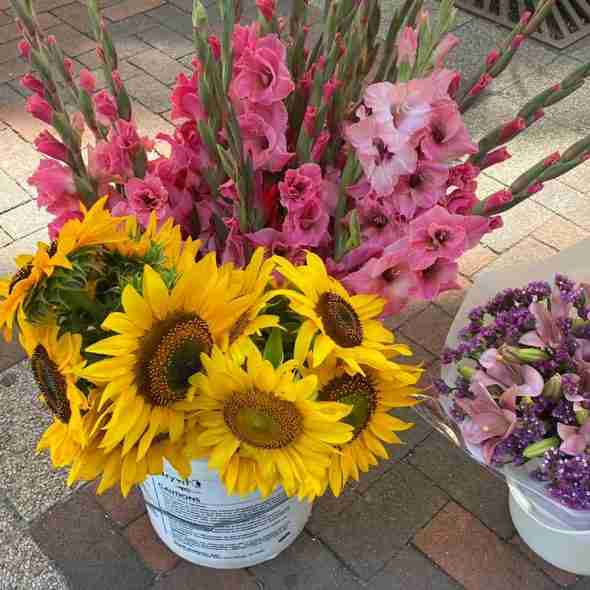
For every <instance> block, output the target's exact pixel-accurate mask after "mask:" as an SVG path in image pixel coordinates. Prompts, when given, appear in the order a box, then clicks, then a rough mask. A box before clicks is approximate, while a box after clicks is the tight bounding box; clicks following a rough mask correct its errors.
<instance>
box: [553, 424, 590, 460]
mask: <svg viewBox="0 0 590 590" xmlns="http://www.w3.org/2000/svg"><path fill="white" fill-rule="evenodd" d="M557 434H559V437H560V438H561V440H562V441H563V443H561V446H560V447H559V450H560V451H562V452H563V453H565V454H566V455H573V456H575V455H581V454H582V453H583V452H584V451H585V450H586V448H587V447H588V446H590V420H587V421H586V422H585V423H584V424H583V426H580V427H579V428H578V427H576V426H567V425H566V424H561V423H559V424H557Z"/></svg>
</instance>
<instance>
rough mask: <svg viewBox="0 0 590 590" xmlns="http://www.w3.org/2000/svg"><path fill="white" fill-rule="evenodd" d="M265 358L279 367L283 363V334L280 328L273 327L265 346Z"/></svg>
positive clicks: (275, 366)
mask: <svg viewBox="0 0 590 590" xmlns="http://www.w3.org/2000/svg"><path fill="white" fill-rule="evenodd" d="M263 356H264V358H265V359H266V360H267V361H269V362H270V363H271V364H272V366H273V367H274V368H275V369H277V368H278V367H280V366H281V365H282V364H283V359H284V357H285V355H284V351H283V335H282V332H281V330H280V328H272V330H271V331H270V336H269V337H268V340H267V341H266V344H265V346H264V355H263Z"/></svg>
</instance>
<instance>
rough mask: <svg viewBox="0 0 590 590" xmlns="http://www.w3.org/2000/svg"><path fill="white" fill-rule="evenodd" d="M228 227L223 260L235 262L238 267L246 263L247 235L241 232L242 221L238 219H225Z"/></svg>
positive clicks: (224, 262) (223, 261)
mask: <svg viewBox="0 0 590 590" xmlns="http://www.w3.org/2000/svg"><path fill="white" fill-rule="evenodd" d="M224 223H225V225H226V227H228V228H229V232H228V234H227V239H226V240H225V248H224V249H223V253H222V255H221V262H222V263H223V264H226V263H227V262H233V263H234V265H235V266H237V267H238V268H242V267H244V266H245V265H246V262H247V260H246V244H247V239H246V237H245V236H244V235H243V234H241V233H240V222H239V221H238V220H237V219H234V218H232V219H224Z"/></svg>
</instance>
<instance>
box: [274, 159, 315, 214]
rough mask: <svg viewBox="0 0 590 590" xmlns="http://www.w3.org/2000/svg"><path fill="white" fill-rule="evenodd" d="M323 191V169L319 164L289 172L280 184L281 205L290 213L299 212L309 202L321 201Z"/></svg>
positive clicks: (306, 165) (304, 165)
mask: <svg viewBox="0 0 590 590" xmlns="http://www.w3.org/2000/svg"><path fill="white" fill-rule="evenodd" d="M321 189H322V169H321V168H320V167H319V166H318V165H317V164H303V165H302V166H300V167H299V168H295V169H291V170H287V172H285V177H284V180H283V181H282V182H279V193H280V195H281V205H283V207H285V208H286V209H287V211H289V212H293V211H297V210H298V209H302V208H303V207H304V206H305V203H306V202H307V201H311V200H315V201H319V200H320V192H321Z"/></svg>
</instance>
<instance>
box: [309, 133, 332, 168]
mask: <svg viewBox="0 0 590 590" xmlns="http://www.w3.org/2000/svg"><path fill="white" fill-rule="evenodd" d="M329 141H330V132H329V131H322V132H321V133H320V134H319V135H318V138H317V139H316V141H315V143H314V144H313V147H312V148H311V158H312V160H313V161H314V162H319V161H320V159H321V157H322V156H323V155H324V151H325V149H326V146H327V145H328V142H329Z"/></svg>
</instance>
